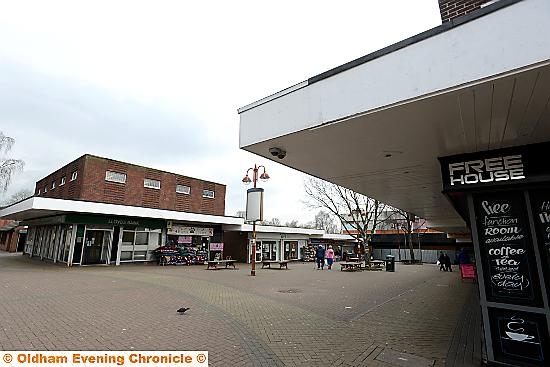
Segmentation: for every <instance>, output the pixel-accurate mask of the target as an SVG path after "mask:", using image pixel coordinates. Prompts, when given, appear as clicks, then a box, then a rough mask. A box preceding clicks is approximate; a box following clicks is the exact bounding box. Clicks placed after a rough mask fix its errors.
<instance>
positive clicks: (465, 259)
mask: <svg viewBox="0 0 550 367" xmlns="http://www.w3.org/2000/svg"><path fill="white" fill-rule="evenodd" d="M458 263H459V264H460V265H462V264H469V263H470V255H469V254H468V251H466V249H465V248H463V249H462V250H461V251H460V254H458Z"/></svg>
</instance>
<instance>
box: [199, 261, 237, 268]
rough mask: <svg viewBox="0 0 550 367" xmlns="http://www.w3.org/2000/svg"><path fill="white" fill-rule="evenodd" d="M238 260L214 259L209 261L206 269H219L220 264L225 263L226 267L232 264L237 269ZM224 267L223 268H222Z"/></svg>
mask: <svg viewBox="0 0 550 367" xmlns="http://www.w3.org/2000/svg"><path fill="white" fill-rule="evenodd" d="M236 262H237V260H213V261H208V262H207V264H208V265H207V267H206V270H218V269H219V268H218V265H225V269H229V267H230V266H232V267H233V269H237V268H236V267H235V263H236ZM222 269H223V268H222Z"/></svg>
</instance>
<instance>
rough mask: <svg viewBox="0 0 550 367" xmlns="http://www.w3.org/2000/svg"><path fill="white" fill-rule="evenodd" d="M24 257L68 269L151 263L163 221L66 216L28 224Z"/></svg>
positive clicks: (162, 227)
mask: <svg viewBox="0 0 550 367" xmlns="http://www.w3.org/2000/svg"><path fill="white" fill-rule="evenodd" d="M25 225H28V226H29V229H28V234H27V241H26V244H25V253H27V254H29V255H30V256H31V257H40V258H41V259H45V260H51V261H53V262H61V263H66V264H67V265H68V266H71V265H97V264H105V265H109V264H116V265H119V264H120V263H124V262H140V261H151V260H154V258H155V255H154V250H155V249H156V248H158V247H159V246H161V245H162V242H163V236H162V233H163V230H164V228H165V227H166V225H165V221H163V220H155V219H144V218H130V217H117V216H99V215H84V214H66V215H59V216H54V217H48V218H40V219H33V220H28V221H26V222H25Z"/></svg>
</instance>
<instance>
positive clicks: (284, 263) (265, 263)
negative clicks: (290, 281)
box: [262, 260, 290, 270]
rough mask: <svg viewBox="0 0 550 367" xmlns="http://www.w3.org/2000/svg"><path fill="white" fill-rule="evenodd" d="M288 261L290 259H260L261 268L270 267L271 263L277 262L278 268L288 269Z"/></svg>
mask: <svg viewBox="0 0 550 367" xmlns="http://www.w3.org/2000/svg"><path fill="white" fill-rule="evenodd" d="M289 262H290V260H281V261H276V260H262V269H263V268H265V267H268V268H270V269H271V264H279V269H282V268H285V269H286V270H288V263H289Z"/></svg>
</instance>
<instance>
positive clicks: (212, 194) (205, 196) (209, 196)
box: [202, 190, 214, 199]
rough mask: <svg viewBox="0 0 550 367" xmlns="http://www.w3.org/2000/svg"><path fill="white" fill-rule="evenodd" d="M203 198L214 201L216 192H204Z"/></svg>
mask: <svg viewBox="0 0 550 367" xmlns="http://www.w3.org/2000/svg"><path fill="white" fill-rule="evenodd" d="M202 197H203V198H209V199H214V191H212V190H202Z"/></svg>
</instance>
